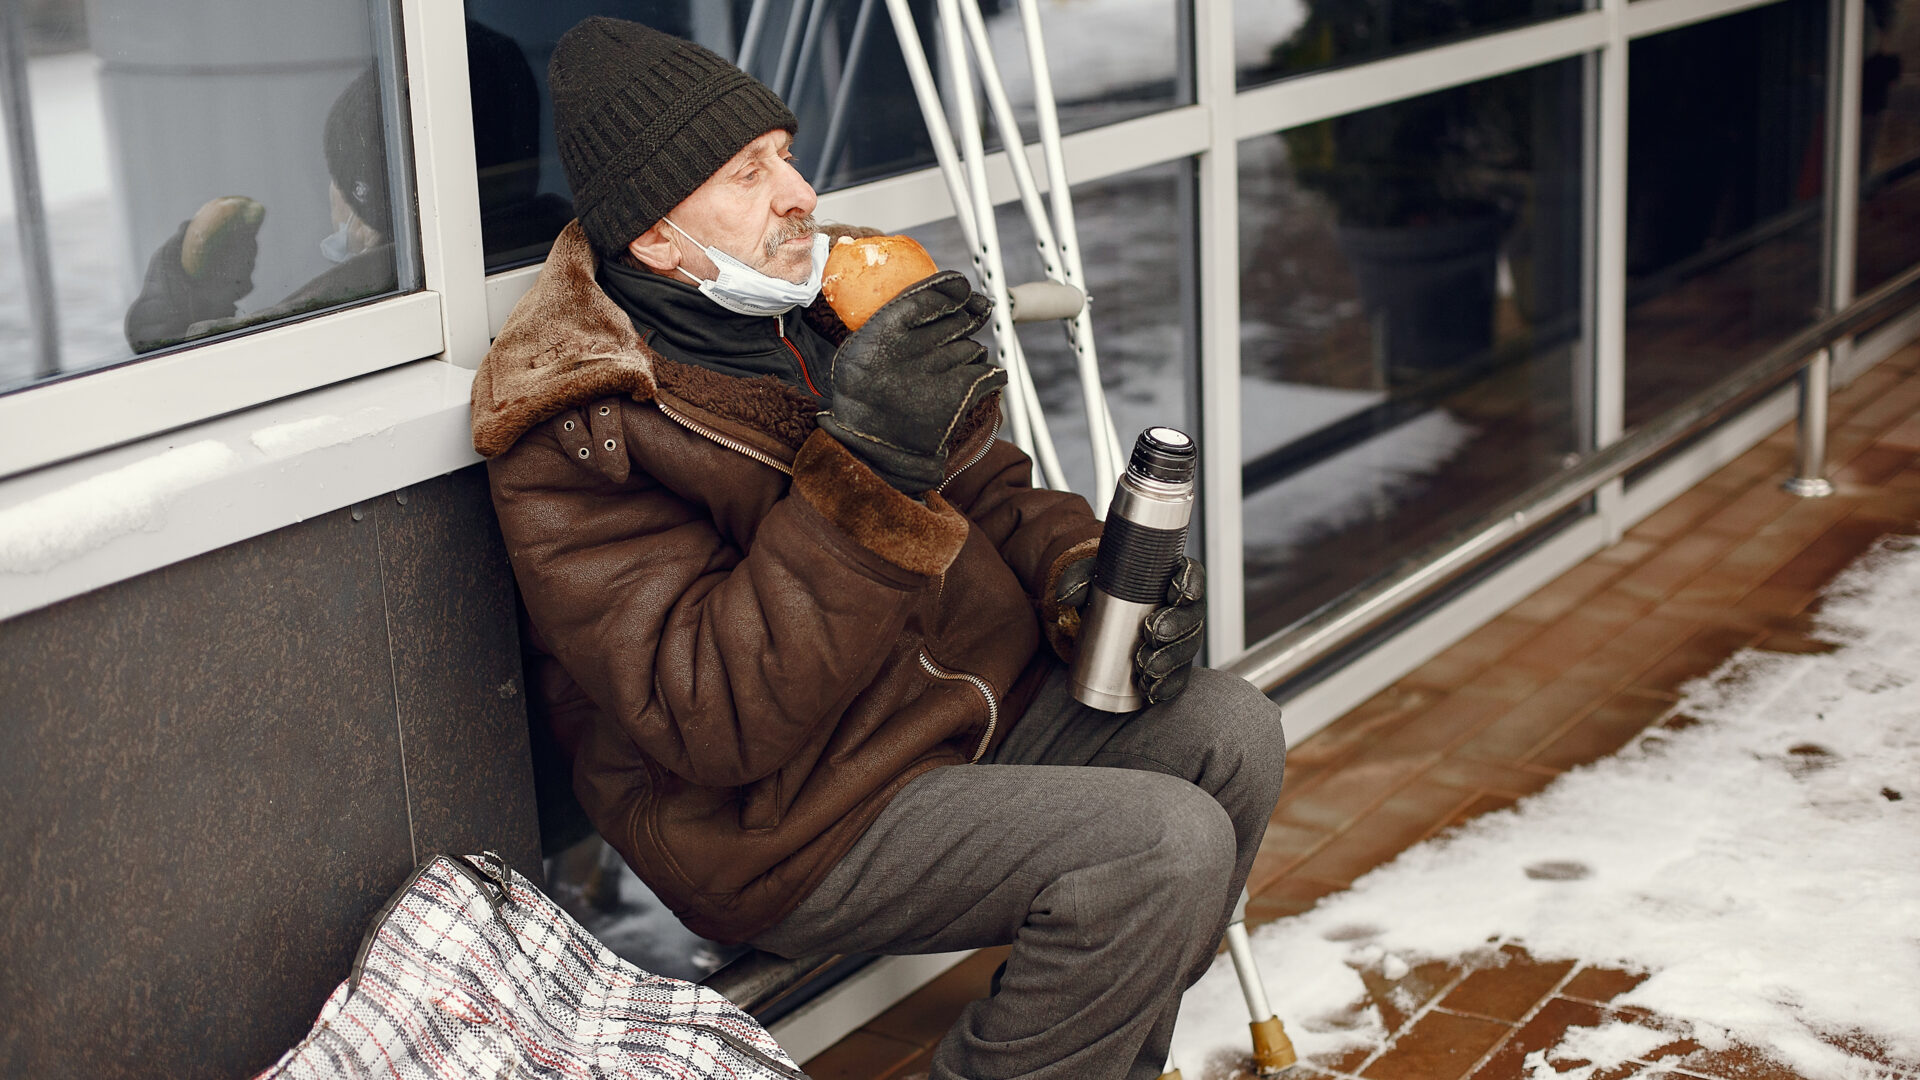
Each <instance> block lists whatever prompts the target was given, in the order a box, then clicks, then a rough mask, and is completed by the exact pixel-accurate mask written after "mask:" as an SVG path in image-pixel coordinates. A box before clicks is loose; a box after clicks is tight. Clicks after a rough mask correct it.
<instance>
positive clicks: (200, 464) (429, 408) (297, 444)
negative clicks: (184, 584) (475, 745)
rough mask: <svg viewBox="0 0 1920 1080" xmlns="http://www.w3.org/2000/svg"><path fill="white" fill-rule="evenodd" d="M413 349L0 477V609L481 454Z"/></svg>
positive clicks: (438, 376)
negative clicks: (392, 359)
mask: <svg viewBox="0 0 1920 1080" xmlns="http://www.w3.org/2000/svg"><path fill="white" fill-rule="evenodd" d="M472 385H473V372H472V371H471V370H468V369H465V368H461V367H457V366H455V365H452V364H448V363H444V362H442V361H438V360H420V361H415V362H413V363H408V364H403V365H401V366H399V367H393V368H388V369H386V370H383V371H379V372H376V373H374V374H370V375H366V376H363V377H361V378H358V379H354V380H352V381H349V382H344V383H338V384H335V385H332V386H328V387H325V388H322V389H319V390H313V391H310V392H308V393H305V394H300V395H298V396H295V397H291V398H285V399H283V400H280V401H275V402H271V403H269V404H266V405H261V406H258V407H256V408H252V409H248V410H245V411H243V412H238V413H233V414H231V415H228V416H223V417H220V418H219V419H216V420H209V421H206V422H204V423H199V424H195V425H192V426H189V427H186V428H182V429H180V430H176V431H171V432H168V433H166V434H164V435H158V436H155V437H152V438H148V439H144V440H142V441H140V442H136V443H132V444H129V445H126V446H121V447H117V448H115V449H112V450H107V451H103V452H100V453H96V454H92V455H90V456H87V457H84V458H80V459H77V460H74V461H69V462H64V463H62V464H59V465H56V466H52V467H49V468H45V469H41V470H39V471H37V472H32V473H27V474H24V475H20V476H14V477H10V478H7V479H5V480H0V619H7V618H12V617H13V616H15V615H20V614H23V613H25V612H28V611H33V610H36V609H38V608H42V607H45V606H47V605H49V604H54V603H58V602H59V601H62V600H65V599H68V598H70V597H74V596H78V595H80V594H82V593H85V592H90V591H92V590H94V589H98V588H100V587H102V586H104V585H111V584H113V583H115V582H118V581H124V580H126V579H128V578H131V577H135V576H137V575H139V574H143V573H146V572H147V571H149V570H155V569H158V568H160V567H163V566H167V565H170V564H172V563H176V562H180V561H182V560H184V559H190V558H192V557H194V556H196V555H201V554H205V553H206V552H209V551H213V550H216V549H218V548H222V547H225V546H227V545H229V544H233V543H237V542H239V541H241V540H246V539H249V538H251V537H254V536H259V535H262V534H264V533H268V532H272V531H273V530H275V529H279V528H282V527H284V526H287V525H292V524H294V523H296V522H299V521H303V520H305V519H307V518H310V517H315V516H318V515H320V514H324V513H328V512H330V511H334V510H338V509H340V508H341V507H344V506H349V505H351V504H353V503H355V502H359V501H362V500H365V499H369V498H372V497H374V496H376V495H381V494H384V493H386V492H389V491H393V490H395V489H398V488H402V487H405V486H407V485H409V484H415V483H419V482H420V481H422V480H428V479H431V478H433V477H435V476H440V475H442V474H445V473H448V472H452V471H453V470H455V469H459V468H462V467H464V466H467V465H471V464H474V463H476V462H478V461H480V460H481V458H480V456H479V455H478V454H476V453H475V452H474V450H473V444H472V441H471V437H470V435H469V433H468V432H469V421H468V416H469V407H468V397H469V393H470V391H471V388H472Z"/></svg>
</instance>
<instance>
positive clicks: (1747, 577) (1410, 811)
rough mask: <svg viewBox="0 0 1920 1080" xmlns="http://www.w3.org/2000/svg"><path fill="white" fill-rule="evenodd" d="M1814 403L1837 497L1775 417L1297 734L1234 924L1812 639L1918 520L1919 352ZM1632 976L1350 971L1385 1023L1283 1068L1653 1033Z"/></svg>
mask: <svg viewBox="0 0 1920 1080" xmlns="http://www.w3.org/2000/svg"><path fill="white" fill-rule="evenodd" d="M1832 420H1833V425H1834V427H1833V438H1832V440H1831V446H1830V452H1831V455H1832V457H1831V461H1830V464H1829V470H1828V471H1829V475H1830V476H1832V477H1833V479H1834V482H1835V484H1836V486H1837V488H1838V492H1837V494H1836V495H1835V496H1834V497H1832V498H1829V499H1819V500H1802V499H1796V498H1794V497H1793V496H1790V495H1787V494H1785V493H1784V492H1782V491H1781V490H1780V488H1779V481H1780V480H1781V478H1782V477H1784V476H1785V474H1786V470H1787V469H1788V468H1789V467H1790V465H1791V461H1792V455H1793V443H1792V432H1791V430H1790V429H1789V430H1785V431H1782V432H1780V433H1777V434H1775V435H1774V436H1771V437H1769V438H1768V439H1767V440H1765V441H1764V442H1762V443H1761V444H1760V445H1758V446H1756V447H1754V448H1753V449H1752V450H1750V451H1748V452H1747V453H1746V454H1744V455H1742V456H1741V457H1740V458H1739V459H1737V460H1735V461H1733V462H1731V463H1730V464H1728V465H1727V466H1726V467H1725V468H1724V469H1721V470H1720V471H1719V472H1718V473H1716V474H1715V475H1714V476H1713V477H1711V478H1709V479H1708V480H1705V481H1703V482H1702V483H1701V484H1699V485H1697V486H1696V487H1695V488H1693V489H1692V490H1690V491H1688V492H1686V493H1684V494H1682V495H1681V496H1680V497H1678V498H1676V499H1675V500H1674V501H1673V502H1671V503H1669V504H1668V505H1667V506H1666V507H1664V508H1662V509H1661V510H1659V511H1658V512H1656V513H1654V514H1653V515H1651V516H1649V517H1648V518H1647V519H1646V520H1644V521H1642V522H1641V523H1640V524H1639V525H1638V526H1636V527H1635V528H1633V529H1632V530H1630V531H1629V532H1628V533H1627V535H1626V536H1625V537H1624V538H1622V540H1621V541H1620V543H1618V544H1616V545H1614V546H1613V547H1611V548H1608V549H1607V550H1606V551H1602V552H1600V553H1598V554H1596V555H1594V556H1593V557H1592V558H1590V559H1588V560H1587V561H1586V562H1584V563H1582V564H1581V565H1579V566H1577V567H1574V568H1573V569H1571V570H1569V571H1568V572H1567V573H1566V574H1564V575H1562V576H1561V577H1560V578H1559V579H1557V580H1555V581H1554V582H1552V583H1550V584H1548V585H1546V586H1545V587H1543V588H1542V589H1540V590H1539V591H1538V592H1537V593H1535V594H1534V595H1533V596H1531V597H1529V598H1527V599H1526V600H1524V601H1522V602H1521V603H1520V604H1518V605H1516V606H1515V607H1514V608H1513V609H1511V610H1510V611H1508V612H1506V613H1505V614H1503V615H1501V616H1500V617H1498V618H1496V619H1494V620H1492V621H1491V622H1489V623H1487V624H1486V625H1485V626H1483V627H1481V628H1480V629H1479V630H1477V631H1475V632H1474V633H1473V634H1471V635H1469V636H1468V637H1466V638H1465V639H1464V640H1462V641H1460V642H1458V643H1457V644H1455V645H1453V646H1452V647H1450V648H1448V649H1447V650H1445V651H1444V652H1442V653H1440V654H1439V655H1438V656H1436V657H1434V658H1433V659H1432V660H1430V661H1428V662H1427V663H1426V664H1424V665H1422V666H1421V667H1420V668H1419V669H1417V670H1415V671H1414V672H1412V673H1410V674H1409V675H1407V676H1406V677H1405V678H1404V679H1402V680H1401V681H1400V682H1398V683H1396V684H1395V685H1394V686H1391V687H1388V688H1387V689H1385V690H1382V691H1381V692H1380V693H1379V694H1377V695H1375V696H1374V697H1373V698H1372V699H1370V700H1368V701H1367V702H1365V703H1363V704H1362V705H1360V706H1358V707H1357V708H1355V709H1354V710H1353V711H1352V712H1350V713H1349V714H1348V715H1346V716H1345V717H1342V718H1341V719H1340V720H1338V721H1336V722H1335V723H1333V724H1332V725H1330V726H1329V727H1327V728H1326V729H1324V730H1322V731H1320V732H1318V733H1316V734H1315V735H1314V736H1313V737H1312V738H1310V739H1307V740H1305V741H1303V742H1302V743H1301V744H1300V745H1299V746H1296V747H1294V748H1293V752H1292V756H1291V757H1290V758H1289V761H1288V780H1287V791H1286V793H1285V794H1284V795H1283V796H1282V798H1281V802H1280V805H1279V807H1278V808H1277V809H1276V810H1275V812H1274V818H1273V821H1274V823H1273V825H1272V826H1271V828H1270V830H1269V833H1268V835H1267V839H1266V842H1265V844H1263V846H1262V848H1261V853H1260V856H1259V859H1258V860H1257V861H1256V863H1255V866H1254V873H1253V878H1252V881H1251V882H1250V883H1249V889H1250V892H1252V893H1253V902H1252V904H1251V905H1250V907H1249V909H1248V918H1249V922H1250V923H1255V924H1257V923H1261V922H1265V921H1267V920H1270V919H1275V918H1283V917H1286V916H1289V915H1294V914H1298V913H1299V912H1302V911H1305V910H1307V909H1308V908H1310V907H1311V906H1312V905H1313V904H1314V903H1315V902H1316V901H1317V900H1319V899H1320V898H1321V897H1323V896H1326V895H1328V894H1329V893H1332V892H1335V891H1338V890H1340V889H1342V888H1344V887H1345V886H1346V885H1347V884H1349V883H1351V882H1352V881H1353V880H1354V879H1355V878H1356V877H1358V876H1360V875H1362V874H1364V873H1366V872H1367V871H1368V870H1371V869H1373V868H1374V867H1376V866H1378V865H1380V864H1381V863H1384V862H1387V861H1388V860H1391V859H1392V858H1393V857H1394V856H1396V855H1397V854H1398V853H1399V852H1401V851H1403V850H1405V849H1406V848H1407V847H1409V846H1411V845H1413V844H1415V843H1418V842H1419V841H1420V840H1422V839H1424V838H1426V837H1429V836H1432V835H1434V834H1436V833H1438V832H1441V831H1444V830H1445V829H1447V828H1449V827H1452V826H1454V825H1457V824H1459V823H1460V822H1462V821H1465V820H1467V819H1469V818H1471V817H1474V816H1477V815H1479V814H1482V813H1486V812H1489V811H1492V810H1496V809H1500V808H1503V807H1507V806H1511V805H1513V803H1514V801H1515V800H1516V799H1517V798H1521V797H1524V796H1526V795H1528V794H1530V793H1532V792H1535V791H1538V790H1539V789H1540V788H1541V787H1543V786H1545V785H1546V784H1547V783H1549V782H1551V781H1552V779H1553V778H1554V777H1555V776H1558V775H1559V773H1560V772H1561V771H1562V770H1565V769H1569V768H1572V767H1574V766H1576V765H1580V764H1583V763H1586V762H1589V761H1593V760H1595V759H1597V758H1600V757H1604V756H1605V755H1607V754H1610V753H1612V752H1613V751H1615V750H1616V749H1618V748H1619V747H1620V746H1621V745H1622V744H1624V743H1625V742H1627V741H1628V740H1629V739H1631V738H1632V737H1633V736H1634V735H1635V734H1636V733H1638V732H1639V731H1641V730H1643V729H1644V728H1646V727H1647V726H1648V725H1649V724H1652V723H1655V722H1663V717H1665V716H1666V713H1667V710H1668V709H1669V708H1670V707H1671V705H1672V703H1673V702H1674V701H1676V700H1678V691H1679V689H1680V687H1681V685H1682V684H1684V683H1685V682H1686V681H1687V680H1688V679H1691V678H1695V677H1697V676H1700V675H1704V674H1706V673H1707V672H1709V671H1711V670H1712V669H1713V668H1714V667H1715V666H1717V665H1718V664H1719V663H1720V661H1722V660H1724V659H1725V658H1726V657H1727V656H1729V655H1731V654H1732V653H1733V652H1734V651H1735V650H1737V649H1740V648H1744V647H1748V646H1755V647H1760V648H1768V649H1778V650H1781V651H1796V652H1799V651H1809V650H1819V649H1824V648H1826V646H1825V645H1824V644H1823V643H1821V642H1818V641H1815V640H1813V639H1811V638H1809V637H1808V636H1807V631H1808V630H1809V628H1810V622H1809V617H1808V613H1809V610H1810V608H1811V607H1813V606H1814V605H1815V602H1816V600H1817V598H1818V593H1819V590H1820V588H1821V587H1822V586H1823V585H1825V584H1826V582H1827V581H1829V580H1830V579H1831V578H1832V577H1833V575H1834V574H1835V573H1836V572H1837V571H1838V570H1840V569H1841V568H1842V567H1844V566H1846V565H1847V564H1848V563H1849V562H1851V561H1852V560H1853V559H1854V558H1855V557H1857V556H1858V555H1859V554H1861V553H1862V552H1863V551H1865V550H1866V548H1867V547H1868V546H1869V545H1870V544H1871V543H1872V542H1873V541H1874V540H1875V539H1877V538H1878V537H1880V536H1882V535H1885V534H1886V533H1889V532H1894V531H1900V530H1903V529H1904V530H1909V531H1911V530H1915V529H1916V528H1920V347H1909V348H1908V349H1906V350H1904V351H1903V352H1901V353H1899V354H1898V355H1896V356H1894V357H1892V358H1890V359H1889V360H1887V361H1885V362H1883V363H1882V364H1880V365H1879V366H1878V367H1876V368H1875V369H1874V370H1872V371H1870V372H1868V373H1866V374H1865V375H1863V376H1862V377H1861V378H1859V379H1857V380H1855V382H1854V384H1853V385H1852V386H1850V387H1848V388H1847V389H1846V390H1845V391H1842V392H1841V393H1840V394H1838V395H1836V396H1835V398H1834V401H1833V407H1832ZM1665 722H1667V723H1669V724H1670V725H1673V724H1678V723H1684V722H1685V721H1684V718H1674V719H1672V720H1668V721H1665ZM998 962H999V953H998V952H995V953H992V954H987V955H984V956H976V957H974V958H973V959H971V960H969V961H967V962H965V963H963V964H961V965H959V966H958V967H956V968H955V969H954V970H953V971H952V972H950V973H949V974H947V975H946V976H943V977H941V978H940V979H936V980H935V981H934V982H932V983H931V984H929V985H928V986H927V987H926V988H924V989H922V990H921V991H919V992H918V993H916V994H914V995H912V996H911V997H909V998H907V999H906V1000H904V1001H902V1002H900V1003H899V1004H898V1005H896V1006H895V1007H894V1008H892V1009H890V1010H889V1011H888V1012H886V1013H885V1014H883V1015H882V1016H880V1017H879V1018H877V1019H875V1020H874V1021H873V1022H872V1023H870V1024H868V1025H866V1026H865V1027H864V1028H862V1029H861V1030H860V1031H857V1032H855V1033H854V1034H853V1035H850V1036H848V1037H847V1038H846V1039H845V1040H843V1041H842V1042H840V1043H838V1044H836V1045H835V1046H833V1047H831V1048H829V1049H828V1050H826V1051H824V1052H823V1053H821V1054H820V1055H819V1056H817V1057H815V1058H814V1059H813V1060H812V1061H810V1062H808V1063H807V1065H806V1068H807V1071H808V1072H809V1073H810V1074H811V1075H812V1076H814V1077H816V1078H818V1080H898V1078H900V1077H903V1076H906V1075H908V1074H910V1073H912V1072H914V1071H915V1070H919V1069H924V1068H925V1067H926V1062H927V1059H928V1056H929V1055H930V1053H931V1048H932V1046H933V1044H934V1043H935V1042H937V1041H938V1039H939V1037H940V1034H941V1032H943V1031H944V1030H945V1028H946V1026H947V1025H948V1024H949V1023H951V1021H952V1019H953V1017H954V1016H955V1015H957V1014H958V1012H959V1010H960V1008H961V1007H962V1006H963V1005H964V1004H965V1003H966V1002H967V1001H970V1000H973V999H974V998H977V997H981V996H984V995H985V994H986V992H987V981H988V978H989V977H990V975H991V973H992V970H993V967H994V965H995V964H997V963H998ZM1643 977H1644V976H1640V975H1635V974H1633V973H1629V972H1621V971H1611V970H1607V969H1602V968H1581V967H1576V966H1574V965H1572V964H1565V963H1561V964H1543V963H1538V962H1536V961H1534V960H1533V959H1532V958H1530V957H1528V956H1527V955H1526V954H1525V953H1524V952H1522V951H1521V950H1518V949H1515V948H1512V947H1507V948H1505V949H1502V950H1492V949H1490V950H1489V951H1488V953H1487V955H1486V956H1484V957H1481V958H1477V959H1476V960H1475V961H1474V962H1473V963H1472V965H1471V966H1470V967H1468V968H1466V969H1460V968H1455V967H1452V966H1449V965H1426V966H1424V967H1421V968H1415V969H1413V970H1412V971H1411V972H1408V973H1407V974H1406V975H1405V976H1404V977H1403V978H1402V979H1401V980H1399V981H1397V982H1394V981H1389V980H1387V979H1386V978H1385V976H1384V975H1383V974H1381V973H1379V972H1371V973H1363V981H1365V982H1366V983H1367V985H1368V989H1369V997H1370V998H1371V999H1372V1002H1373V1003H1374V1004H1376V1005H1377V1006H1379V1007H1380V1008H1381V1009H1382V1014H1383V1018H1385V1019H1386V1021H1387V1026H1388V1028H1389V1031H1390V1034H1389V1037H1388V1038H1387V1040H1386V1041H1385V1042H1384V1043H1382V1044H1381V1045H1380V1046H1377V1047H1373V1048H1371V1049H1369V1050H1363V1051H1358V1052H1355V1053H1353V1054H1349V1055H1347V1056H1346V1057H1345V1058H1343V1059H1341V1060H1337V1061H1319V1062H1307V1063H1303V1064H1302V1065H1301V1066H1299V1067H1297V1068H1296V1069H1294V1070H1292V1071H1291V1072H1290V1073H1289V1074H1288V1075H1289V1077H1292V1078H1295V1080H1328V1078H1339V1080H1348V1078H1354V1077H1359V1078H1363V1080H1401V1078H1405V1080H1468V1078H1471V1080H1518V1078H1520V1077H1522V1076H1524V1075H1525V1071H1524V1069H1523V1068H1522V1063H1523V1061H1524V1060H1525V1058H1526V1056H1527V1054H1529V1053H1531V1052H1533V1051H1535V1050H1541V1049H1545V1048H1548V1047H1551V1046H1554V1045H1556V1044H1557V1043H1558V1042H1559V1041H1560V1038H1561V1036H1562V1034H1563V1033H1564V1032H1565V1031H1566V1030H1567V1029H1568V1028H1570V1027H1576V1026H1587V1025H1592V1024H1594V1023H1598V1022H1600V1021H1601V1020H1603V1019H1606V1018H1609V1017H1611V1018H1615V1019H1625V1020H1628V1021H1630V1022H1633V1023H1639V1024H1642V1025H1645V1026H1648V1027H1652V1028H1655V1029H1658V1028H1659V1027H1660V1023H1661V1022H1660V1019H1659V1018H1658V1017H1653V1016H1647V1015H1644V1014H1640V1013H1635V1012H1631V1011H1620V1010H1616V1009H1614V1008H1613V1007H1612V1006H1611V1005H1610V1004H1609V1003H1610V1002H1611V1001H1612V1000H1613V999H1614V998H1615V997H1617V996H1618V995H1619V994H1621V993H1624V992H1625V991H1626V990H1628V989H1630V988H1631V987H1632V986H1633V985H1634V984H1635V983H1637V982H1638V981H1639V980H1640V979H1641V978H1643ZM1334 1004H1335V1003H1329V1005H1330V1006H1333V1005H1334ZM1351 1004H1352V1007H1355V1008H1357V1007H1359V1005H1360V1004H1361V1003H1351ZM1283 1019H1285V1018H1283ZM1842 1041H1843V1040H1842ZM1846 1045H1848V1047H1849V1049H1851V1050H1852V1051H1853V1052H1855V1053H1856V1054H1857V1055H1858V1056H1860V1057H1861V1058H1863V1059H1865V1060H1868V1061H1880V1062H1882V1063H1883V1064H1885V1065H1887V1066H1888V1069H1889V1074H1890V1075H1902V1076H1905V1075H1911V1076H1915V1077H1920V1064H1916V1063H1896V1062H1887V1061H1886V1059H1885V1055H1884V1053H1883V1052H1881V1051H1880V1050H1879V1049H1878V1048H1876V1047H1873V1046H1871V1045H1866V1044H1859V1043H1857V1041H1856V1043H1850V1044H1846ZM1553 1064H1555V1065H1556V1067H1560V1068H1564V1069H1572V1068H1574V1067H1575V1065H1576V1064H1579V1063H1575V1062H1554V1063H1553ZM1598 1075H1599V1077H1607V1078H1612V1080H1624V1078H1626V1077H1644V1078H1647V1080H1654V1078H1672V1080H1699V1078H1707V1080H1774V1078H1784V1077H1791V1075H1792V1074H1791V1073H1789V1072H1787V1071H1785V1070H1783V1069H1781V1068H1780V1066H1778V1065H1777V1064H1775V1063H1773V1062H1771V1061H1769V1060H1767V1058H1766V1057H1765V1055H1764V1054H1762V1053H1759V1052H1758V1051H1755V1050H1753V1049H1751V1048H1745V1047H1734V1048H1732V1049H1729V1050H1722V1051H1710V1050H1707V1049H1706V1048H1703V1047H1700V1046H1698V1045H1696V1044H1693V1043H1690V1042H1686V1041H1684V1040H1676V1041H1673V1042H1670V1043H1668V1044H1666V1045H1663V1046H1660V1047H1659V1048H1657V1049H1656V1050H1654V1051H1652V1052H1650V1053H1649V1054H1647V1055H1646V1056H1645V1057H1644V1058H1642V1059H1641V1060H1638V1061H1635V1062H1631V1063H1628V1064H1627V1065H1625V1066H1622V1067H1621V1068H1620V1069H1618V1070H1615V1071H1612V1072H1602V1073H1600V1074H1598Z"/></svg>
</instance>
